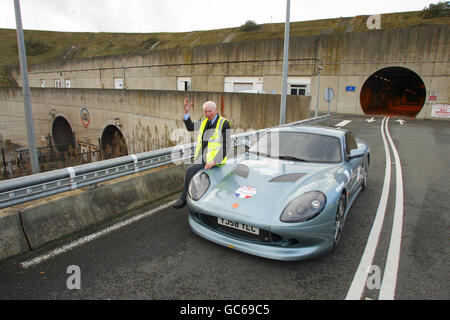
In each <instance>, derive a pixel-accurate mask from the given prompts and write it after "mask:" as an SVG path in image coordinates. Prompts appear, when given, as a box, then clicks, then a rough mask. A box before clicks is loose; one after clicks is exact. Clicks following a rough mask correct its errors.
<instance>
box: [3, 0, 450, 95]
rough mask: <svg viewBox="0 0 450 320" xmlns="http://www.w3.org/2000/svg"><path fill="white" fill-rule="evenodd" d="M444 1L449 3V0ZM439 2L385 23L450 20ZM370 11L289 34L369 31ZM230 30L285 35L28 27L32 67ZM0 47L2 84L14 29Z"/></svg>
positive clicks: (279, 26)
mask: <svg viewBox="0 0 450 320" xmlns="http://www.w3.org/2000/svg"><path fill="white" fill-rule="evenodd" d="M445 4H446V6H447V7H448V5H447V4H448V1H447V2H445ZM434 6H435V5H433V6H432V5H430V8H431V9H433V10H434ZM436 6H438V7H439V8H441V9H440V11H439V12H441V13H442V12H443V10H444V12H445V14H444V16H442V14H440V15H439V16H438V17H431V18H428V17H427V18H425V17H423V11H413V12H399V13H390V14H383V15H382V16H381V28H382V29H394V28H400V27H411V26H420V25H425V24H427V25H429V24H449V23H450V17H449V16H448V14H447V12H448V9H442V6H441V5H440V4H437V5H436ZM430 8H428V9H430ZM424 11H425V10H424ZM433 12H434V11H433ZM368 17H369V15H365V16H356V17H345V18H343V17H341V18H336V19H322V20H314V21H301V22H291V26H290V35H291V37H298V36H308V35H316V34H330V33H343V32H357V31H366V30H367V26H366V21H367V18H368ZM249 22H250V23H249ZM247 24H248V25H247ZM246 25H247V27H248V26H250V25H254V26H256V27H257V29H256V30H253V31H251V32H249V31H243V30H242V27H244V26H246ZM254 26H253V28H254ZM250 28H252V27H250ZM244 29H246V28H244ZM231 34H235V36H234V37H233V38H232V40H231V41H232V42H240V41H246V40H260V39H277V38H279V39H282V38H283V37H284V23H272V24H261V25H256V23H255V22H253V21H250V20H249V21H247V22H246V24H244V25H243V26H241V27H236V28H227V29H217V30H208V31H192V32H180V33H104V32H100V33H89V32H51V31H36V30H25V31H24V35H25V40H26V41H27V47H26V49H27V58H28V66H29V67H30V66H32V65H33V64H37V63H47V62H54V61H64V60H70V59H82V58H89V57H95V56H106V55H121V54H132V53H141V52H148V51H149V50H150V49H151V47H152V46H153V45H154V44H156V43H157V42H159V43H158V45H157V46H156V47H155V48H154V50H160V49H167V48H179V47H190V46H202V45H210V44H217V43H222V42H223V41H224V40H225V39H226V38H227V37H228V36H229V35H231ZM0 53H1V57H2V60H1V61H0V86H11V85H12V84H11V81H10V79H9V77H8V69H4V68H3V67H4V66H17V65H18V64H19V57H18V52H17V38H16V31H15V30H14V29H0Z"/></svg>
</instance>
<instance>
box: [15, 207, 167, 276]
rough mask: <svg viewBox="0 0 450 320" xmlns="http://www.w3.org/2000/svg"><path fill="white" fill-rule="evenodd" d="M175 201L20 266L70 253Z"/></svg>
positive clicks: (24, 266)
mask: <svg viewBox="0 0 450 320" xmlns="http://www.w3.org/2000/svg"><path fill="white" fill-rule="evenodd" d="M175 201H176V200H174V201H171V202H168V203H165V204H162V205H160V206H158V207H156V208H154V209H152V210H150V211H147V212H144V213H142V214H140V215H137V216H134V217H132V218H130V219H127V220H125V221H122V222H119V223H116V224H114V225H112V226H110V227H108V228H106V229H103V230H101V231H98V232H96V233H93V234H91V235H88V236H86V237H83V238H81V239H78V240H75V241H73V242H71V243H69V244H66V245H64V246H62V247H59V248H57V249H55V250H53V251H51V252H49V253H46V254H44V255H41V256H38V257H36V258H34V259H32V260H29V261H25V262H22V263H21V264H20V265H21V266H22V267H23V268H25V269H27V268H29V267H31V266H34V265H37V264H39V263H41V262H43V261H45V260H48V259H50V258H53V257H56V256H58V255H60V254H62V253H65V252H67V251H70V250H72V249H74V248H76V247H79V246H82V245H83V244H86V243H88V242H90V241H93V240H95V239H98V238H100V237H102V236H104V235H106V234H108V233H111V232H113V231H116V230H118V229H120V228H123V227H125V226H127V225H129V224H132V223H134V222H136V221H139V220H141V219H143V218H146V217H149V216H151V215H153V214H155V213H156V212H158V211H161V210H163V209H166V208H167V207H169V206H171V205H172V204H173V203H174V202H175Z"/></svg>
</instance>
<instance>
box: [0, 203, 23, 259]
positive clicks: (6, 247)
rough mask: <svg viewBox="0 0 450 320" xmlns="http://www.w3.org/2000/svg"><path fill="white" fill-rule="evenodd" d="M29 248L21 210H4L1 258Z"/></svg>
mask: <svg viewBox="0 0 450 320" xmlns="http://www.w3.org/2000/svg"><path fill="white" fill-rule="evenodd" d="M28 250H30V248H29V246H28V244H27V240H26V238H25V234H24V233H23V230H22V226H21V222H20V212H19V210H16V209H10V210H4V211H3V212H1V213H0V260H1V259H4V258H7V257H10V256H14V255H17V254H21V253H24V252H27V251H28Z"/></svg>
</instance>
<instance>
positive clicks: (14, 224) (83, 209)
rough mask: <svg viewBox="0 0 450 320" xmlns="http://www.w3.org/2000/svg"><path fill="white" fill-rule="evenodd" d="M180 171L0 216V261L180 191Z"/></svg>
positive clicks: (130, 179)
mask: <svg viewBox="0 0 450 320" xmlns="http://www.w3.org/2000/svg"><path fill="white" fill-rule="evenodd" d="M185 169H186V168H185V165H183V164H182V165H176V166H169V167H166V168H164V169H160V170H158V169H156V170H152V171H148V172H142V173H137V174H134V175H130V176H126V177H122V178H118V179H115V180H112V181H108V182H105V183H102V184H101V185H99V186H98V187H97V188H95V189H91V190H89V189H88V188H82V189H77V190H74V191H71V192H66V193H63V194H59V195H56V196H53V197H47V198H44V199H40V200H36V201H33V202H30V203H25V204H23V205H20V206H16V207H10V208H7V209H3V210H2V211H0V259H5V258H8V257H11V256H14V255H18V254H21V253H24V252H27V251H29V250H33V249H36V248H39V247H41V246H43V245H45V244H47V243H49V242H51V241H55V240H60V239H63V238H65V237H67V236H69V235H71V234H73V233H76V232H78V231H80V230H83V229H84V228H86V227H88V226H93V225H96V224H99V223H102V222H105V221H108V220H111V219H113V218H115V217H118V216H121V215H123V214H125V213H128V212H130V211H131V210H136V209H137V208H140V207H143V206H145V205H147V204H150V203H151V202H153V201H156V200H158V199H161V198H164V197H167V196H169V195H171V194H173V193H176V192H178V191H180V190H181V189H182V186H183V181H184V174H185Z"/></svg>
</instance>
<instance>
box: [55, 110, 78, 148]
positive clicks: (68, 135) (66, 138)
mask: <svg viewBox="0 0 450 320" xmlns="http://www.w3.org/2000/svg"><path fill="white" fill-rule="evenodd" d="M52 137H53V144H54V146H55V147H56V150H58V151H59V152H67V151H68V150H69V147H72V149H75V136H74V132H73V131H72V128H71V126H70V124H69V122H68V121H67V120H66V119H65V118H64V117H62V116H57V117H56V118H55V119H54V120H53V124H52Z"/></svg>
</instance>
